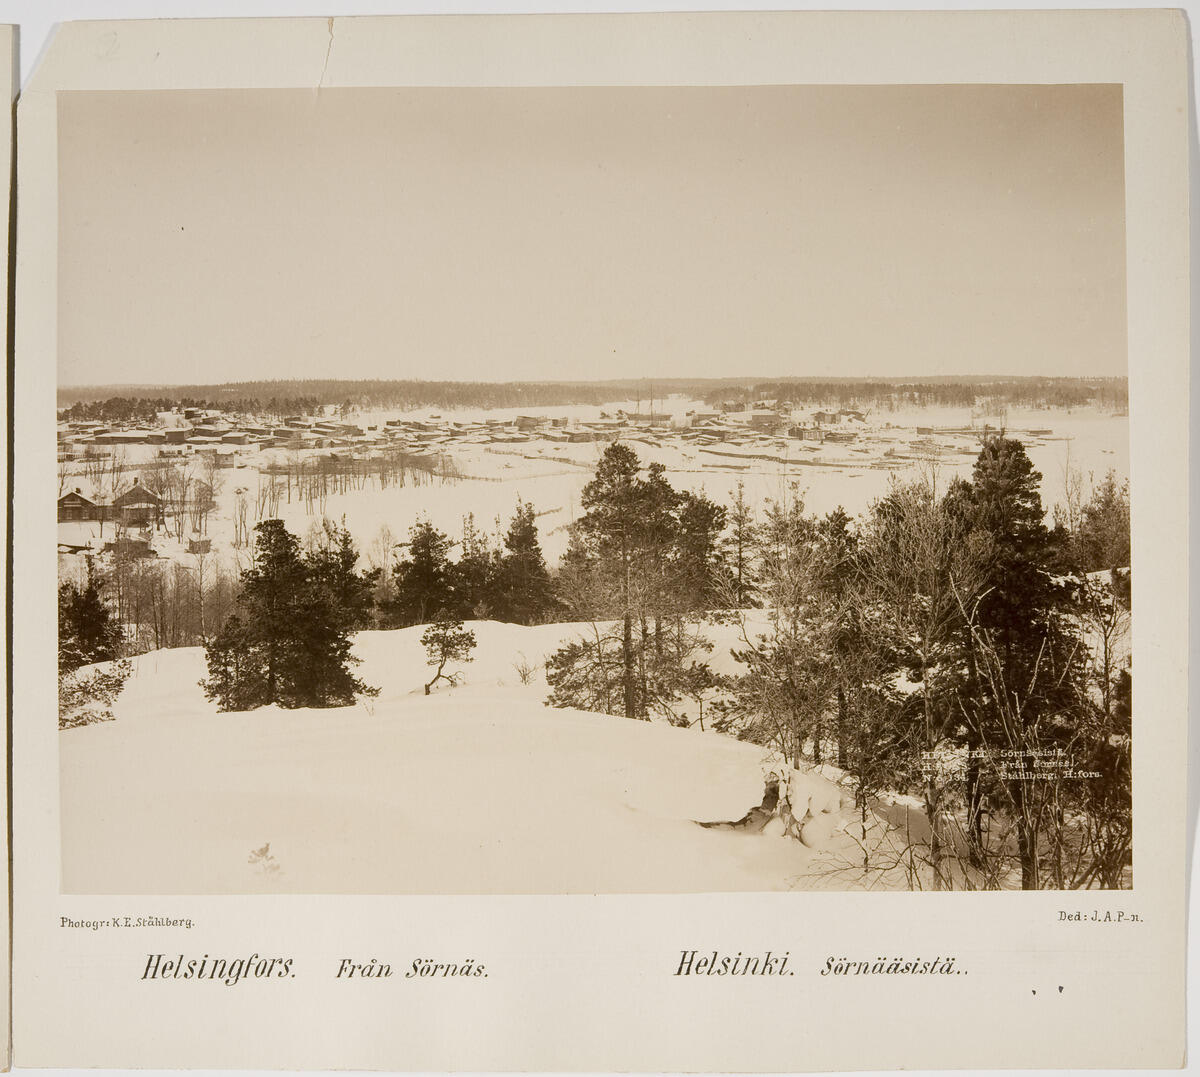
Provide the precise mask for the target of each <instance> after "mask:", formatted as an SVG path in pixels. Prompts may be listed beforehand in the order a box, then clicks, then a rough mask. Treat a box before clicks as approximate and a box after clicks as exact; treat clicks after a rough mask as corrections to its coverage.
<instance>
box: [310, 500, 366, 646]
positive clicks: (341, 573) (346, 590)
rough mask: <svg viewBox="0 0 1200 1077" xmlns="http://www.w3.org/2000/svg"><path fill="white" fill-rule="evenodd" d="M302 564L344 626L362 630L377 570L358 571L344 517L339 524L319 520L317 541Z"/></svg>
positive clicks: (356, 557)
mask: <svg viewBox="0 0 1200 1077" xmlns="http://www.w3.org/2000/svg"><path fill="white" fill-rule="evenodd" d="M305 563H306V565H307V569H308V574H309V577H310V580H311V581H312V583H313V584H315V585H319V586H321V587H323V588H325V590H326V592H327V593H328V596H329V601H330V604H331V605H332V607H333V608H334V609H336V610H337V611H338V612H339V613H340V614H341V615H342V620H343V622H344V624H345V627H346V628H348V629H351V630H357V629H361V628H366V627H367V626H368V625H369V624H370V621H371V607H372V604H373V600H374V596H373V590H374V587H375V581H376V576H377V573H378V570H375V571H374V572H364V573H360V572H359V571H358V548H357V546H356V545H355V543H354V536H353V535H351V534H350V531H349V529H348V528H347V527H346V520H345V518H344V517H343V519H342V522H341V523H340V524H335V523H333V522H332V521H331V520H324V521H322V523H321V530H320V533H319V535H318V537H317V541H315V542H314V543H313V544H312V547H311V549H310V550H309V551H308V553H307V555H306V557H305Z"/></svg>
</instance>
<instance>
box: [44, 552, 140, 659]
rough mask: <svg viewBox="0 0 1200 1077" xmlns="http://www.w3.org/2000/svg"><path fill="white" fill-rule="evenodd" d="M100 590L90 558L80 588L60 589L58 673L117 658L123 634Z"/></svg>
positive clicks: (68, 585)
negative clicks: (85, 577)
mask: <svg viewBox="0 0 1200 1077" xmlns="http://www.w3.org/2000/svg"><path fill="white" fill-rule="evenodd" d="M103 589H104V580H103V578H102V577H101V576H100V574H99V573H98V572H97V571H96V565H95V562H94V561H93V560H92V559H91V558H90V557H89V558H88V559H87V579H86V581H85V582H84V584H83V586H82V587H78V586H76V585H75V584H74V583H71V582H69V581H68V582H66V583H63V584H61V585H60V586H59V588H58V668H59V672H65V671H67V670H72V669H77V668H78V667H79V666H83V665H88V664H90V663H92V662H107V661H109V660H111V659H113V658H116V657H117V654H118V652H119V650H120V646H121V642H122V640H123V639H124V632H123V631H122V629H121V626H120V624H118V623H117V619H116V617H115V616H114V615H113V612H112V610H110V609H109V608H108V605H107V603H106V602H105V601H104V596H103Z"/></svg>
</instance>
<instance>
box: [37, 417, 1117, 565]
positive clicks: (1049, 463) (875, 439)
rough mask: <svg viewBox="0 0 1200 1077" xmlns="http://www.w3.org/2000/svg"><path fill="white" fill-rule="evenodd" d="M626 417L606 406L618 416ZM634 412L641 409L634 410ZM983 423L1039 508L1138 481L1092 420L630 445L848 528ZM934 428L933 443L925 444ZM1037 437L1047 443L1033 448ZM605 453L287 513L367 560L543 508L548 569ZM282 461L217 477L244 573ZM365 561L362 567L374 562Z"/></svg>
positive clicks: (684, 478)
mask: <svg viewBox="0 0 1200 1077" xmlns="http://www.w3.org/2000/svg"><path fill="white" fill-rule="evenodd" d="M620 406H622V405H621V404H619V403H618V404H613V405H607V406H606V407H609V408H613V409H615V408H616V407H620ZM624 406H627V407H632V406H633V405H632V403H630V402H626V404H625V405H624ZM659 406H660V407H665V408H666V410H669V411H671V412H673V413H678V415H679V416H682V415H683V414H684V413H685V411H686V409H688V408H690V407H695V406H696V402H695V401H687V400H682V399H678V398H672V399H670V400H668V401H667V402H666V404H665V405H664V404H660V405H659ZM600 410H601V409H600V408H598V407H585V406H577V407H558V408H540V409H538V408H533V409H528V412H529V413H530V414H539V413H544V414H546V415H551V416H566V417H567V418H568V419H569V420H570V421H572V422H577V421H587V420H592V419H595V418H597V417H598V416H599V414H600ZM393 414H397V413H393V412H387V413H383V412H381V413H370V414H362V415H357V416H355V419H356V421H358V422H361V423H363V424H364V425H367V424H375V423H382V422H383V421H385V420H386V417H387V416H390V415H393ZM404 414H405V416H406V417H408V418H413V419H430V418H431V417H432V416H433V415H434V414H437V415H440V416H441V418H442V419H445V420H452V419H454V420H462V421H466V420H478V419H481V418H485V417H487V418H500V419H507V418H511V417H513V416H514V415H515V414H516V412H515V410H510V411H501V410H495V411H479V410H475V411H462V412H450V411H445V410H443V411H440V412H435V411H433V410H432V409H425V410H423V411H416V412H409V413H404ZM973 422H974V424H975V426H976V427H981V426H982V424H983V423H985V422H987V423H991V424H992V425H993V426H997V425H1002V424H1003V425H1005V426H1006V427H1007V429H1008V430H1009V431H1011V432H1012V434H1013V436H1016V437H1020V438H1021V440H1022V441H1023V442H1024V444H1025V445H1026V448H1027V451H1028V453H1029V456H1030V459H1031V460H1032V462H1033V464H1034V466H1035V467H1036V468H1037V469H1038V470H1039V471H1040V472H1041V473H1042V499H1043V502H1044V504H1045V505H1046V507H1047V510H1048V511H1049V509H1050V508H1051V507H1052V506H1053V505H1054V504H1055V503H1056V502H1060V501H1062V500H1064V476H1065V474H1066V471H1067V468H1068V467H1070V468H1071V469H1073V470H1074V469H1078V470H1079V471H1080V472H1081V473H1082V476H1083V478H1084V480H1085V484H1086V480H1087V478H1088V476H1089V475H1090V476H1092V477H1093V478H1094V479H1095V481H1097V482H1098V481H1099V480H1100V479H1102V478H1103V477H1104V475H1105V473H1106V472H1107V471H1108V470H1109V469H1112V470H1114V471H1115V472H1116V473H1117V475H1118V477H1119V478H1122V479H1124V478H1127V477H1128V475H1129V420H1128V418H1127V417H1125V416H1115V415H1111V414H1109V413H1107V412H1102V411H1100V410H1097V409H1094V408H1076V409H1038V410H1035V409H1016V408H1014V409H1010V410H1009V411H1008V412H1007V414H1006V415H1005V416H1003V417H1002V418H1001V417H994V416H992V417H986V416H985V417H976V418H975V419H974V420H973V419H972V415H971V411H970V409H967V408H942V407H930V408H912V409H908V410H904V411H878V412H874V413H871V414H868V416H867V418H866V421H865V422H864V423H861V424H859V423H852V424H847V425H846V426H845V427H844V428H845V429H851V428H852V429H853V430H854V431H855V433H856V437H855V440H854V441H852V442H825V443H824V444H816V443H811V442H800V441H796V440H795V439H785V438H779V437H768V436H761V437H752V436H750V435H749V434H747V437H746V438H745V439H739V441H738V442H737V443H734V442H728V443H726V442H717V443H714V444H710V445H698V444H696V443H693V442H688V441H686V440H683V439H682V438H680V437H678V436H675V435H673V434H670V433H668V434H666V435H664V436H661V437H655V436H645V435H639V434H637V433H633V434H631V435H629V436H628V437H627V438H626V440H627V441H628V444H630V445H631V446H632V447H633V448H634V449H635V450H636V451H637V453H638V454H639V456H640V457H641V458H642V460H643V461H644V462H645V463H647V464H649V463H652V462H659V463H662V464H663V465H664V466H665V467H666V469H667V475H668V478H669V481H670V482H671V483H672V485H674V486H675V487H677V488H680V489H691V490H694V491H697V492H703V493H705V494H707V495H708V496H709V497H711V498H713V499H714V500H716V501H718V502H720V503H724V504H728V503H729V502H730V500H731V499H732V497H733V493H734V491H735V489H736V487H737V484H738V483H739V482H742V483H743V484H744V486H745V492H746V497H747V498H748V500H749V501H750V502H751V503H752V504H755V505H757V506H759V507H761V506H762V504H763V503H764V502H765V500H766V499H768V498H775V499H780V498H783V497H784V496H785V495H787V494H788V491H789V489H790V487H792V486H793V485H795V486H797V487H798V488H799V489H800V490H801V491H803V496H804V499H805V503H806V505H807V507H808V509H809V510H810V511H814V512H818V513H826V512H829V511H831V510H833V509H835V508H837V507H838V506H839V505H840V506H842V507H844V508H845V509H846V511H847V512H849V513H850V514H851V515H857V514H860V513H863V512H865V511H866V510H867V508H868V507H869V506H870V504H871V502H872V501H874V500H875V499H877V498H879V497H880V496H882V495H883V494H885V493H886V491H887V487H888V483H889V481H890V480H891V478H892V476H893V475H895V476H898V477H900V478H905V477H910V476H912V475H913V474H914V473H915V472H916V470H917V469H918V468H920V467H922V466H924V465H925V464H927V462H929V461H931V460H933V461H936V463H937V466H938V469H939V474H940V476H941V480H940V481H944V482H949V480H950V479H951V478H952V477H954V476H956V475H961V476H964V477H969V476H970V473H971V467H972V465H973V463H974V460H975V456H976V455H977V453H978V450H979V441H978V436H977V435H976V434H974V433H970V432H967V433H947V432H942V431H947V430H950V429H958V430H963V429H966V428H969V427H970V426H971V425H972V423H973ZM918 428H921V429H922V430H924V429H928V428H932V429H933V430H934V431H935V432H934V433H933V434H922V433H919V432H918ZM1031 430H1049V431H1050V433H1049V434H1039V435H1033V434H1030V433H1028V431H1031ZM604 448H605V446H604V444H603V443H600V442H591V443H580V444H561V443H555V442H552V441H548V440H545V439H541V438H536V437H535V438H533V439H532V440H530V441H527V442H521V443H517V444H461V443H460V444H455V445H453V446H451V447H449V449H448V452H449V454H450V456H451V457H452V458H453V460H454V463H455V466H456V467H457V468H458V471H459V472H460V474H462V475H465V476H470V477H468V478H465V479H461V480H444V479H440V478H437V477H424V478H423V481H421V482H420V484H413V483H411V482H410V483H409V484H407V485H404V486H391V487H389V488H388V489H385V490H381V489H379V488H378V487H377V486H375V485H370V486H368V487H366V488H365V489H362V490H352V491H348V492H346V493H343V494H331V495H330V496H329V497H328V498H327V499H326V500H325V502H324V504H323V505H322V506H319V507H316V508H314V507H313V506H309V505H305V504H304V503H303V502H302V501H301V500H300V499H299V497H298V496H297V497H294V498H293V500H292V501H291V502H290V503H289V502H288V501H287V499H286V497H285V498H284V499H282V500H281V501H280V503H279V506H278V511H277V514H278V516H279V517H280V518H281V519H283V520H284V522H285V524H286V525H287V526H288V528H289V529H290V530H292V531H293V532H294V533H297V534H300V535H303V534H304V533H305V532H306V531H307V530H308V528H309V527H310V526H312V524H313V523H315V522H319V520H320V518H321V516H322V515H324V516H328V517H329V518H331V519H335V520H337V519H341V518H342V517H345V520H346V523H347V526H348V527H349V529H350V531H351V533H352V534H353V535H354V536H355V538H356V539H357V541H358V544H359V549H360V550H361V551H363V553H364V554H366V552H367V551H368V549H369V547H370V545H371V543H372V542H373V541H374V540H375V539H376V538H377V537H378V536H379V534H380V529H381V528H383V527H386V528H388V529H389V530H390V532H391V535H392V541H393V542H396V541H402V540H403V539H404V538H405V537H406V536H407V531H408V528H409V527H410V526H411V525H412V524H413V522H414V521H415V520H416V519H417V518H418V517H420V516H428V517H429V518H430V519H431V520H432V521H433V523H434V524H435V525H436V526H437V527H439V528H441V529H443V530H444V531H446V532H447V533H449V534H450V535H452V536H457V535H460V534H461V529H462V519H463V516H464V515H466V514H467V513H473V514H474V517H475V521H476V524H477V526H479V527H481V528H483V529H484V530H492V529H493V527H494V525H495V522H496V521H497V519H499V521H500V529H501V530H503V528H504V527H506V526H507V522H508V519H509V517H510V516H511V515H512V512H513V510H514V508H515V506H516V503H517V500H518V499H521V500H524V501H529V502H532V503H533V505H534V508H535V510H536V511H537V512H538V514H539V516H538V527H539V531H540V532H541V539H542V545H543V549H544V550H545V553H546V557H547V560H548V561H550V562H551V563H553V561H554V560H556V559H557V557H558V556H559V555H560V554H561V553H562V552H563V550H565V548H566V545H567V526H568V525H569V524H570V523H571V522H572V521H573V520H575V519H576V518H577V517H578V516H579V514H580V511H581V510H580V504H579V499H580V494H581V492H582V490H583V487H584V485H585V484H586V483H587V482H588V480H589V479H590V478H591V477H592V474H593V473H594V470H595V466H596V463H597V462H598V460H599V458H600V455H601V453H602V452H603V450H604ZM153 453H154V450H152V449H151V450H146V449H141V448H136V447H130V448H129V449H127V450H126V455H127V458H128V460H129V464H130V466H131V467H134V468H136V465H137V464H138V463H139V462H144V461H146V460H149V459H150V458H152V456H153ZM286 458H287V454H286V453H285V452H284V451H283V450H266V451H262V452H251V453H247V454H246V455H245V456H244V457H243V458H242V462H243V466H239V467H236V468H231V469H226V470H222V471H221V472H220V473H219V474H220V476H221V479H220V489H219V492H218V497H217V503H218V507H217V509H216V511H215V512H214V513H213V514H212V516H211V518H210V520H209V528H208V535H209V537H211V538H212V540H213V552H214V555H215V556H217V557H219V558H221V559H222V560H223V561H225V562H227V563H230V564H233V565H236V564H238V563H244V562H245V561H246V560H247V554H246V551H241V552H240V556H239V554H238V552H236V551H234V550H233V548H232V537H233V516H234V511H233V506H234V499H235V496H236V490H237V489H238V488H239V487H242V488H244V489H246V490H247V491H248V495H247V496H248V498H249V501H250V503H251V511H250V520H249V523H250V525H251V526H253V524H254V522H255V515H254V509H253V505H254V501H255V493H256V490H257V489H258V487H259V484H260V482H261V481H263V477H262V476H261V474H260V468H262V467H265V466H266V465H267V464H268V463H269V462H271V461H272V460H275V461H277V462H283V461H285V460H286ZM112 530H113V528H112V525H111V524H108V525H106V527H105V529H104V535H103V536H101V535H100V526H99V525H98V524H96V523H64V524H60V525H59V535H58V538H59V542H64V543H70V544H73V545H77V546H83V545H87V544H91V545H92V547H93V548H95V549H99V548H100V547H101V546H102V545H103V541H104V539H105V538H107V539H111V537H112ZM154 546H155V550H156V552H157V553H158V554H159V556H162V557H169V558H173V559H176V560H179V561H182V562H183V563H184V564H190V563H191V560H190V557H189V555H188V554H187V553H186V552H185V550H186V542H185V543H184V544H182V545H181V544H178V543H176V542H174V541H173V540H171V539H170V538H169V537H167V536H164V535H162V534H159V535H158V536H156V538H155V542H154ZM364 561H365V558H364Z"/></svg>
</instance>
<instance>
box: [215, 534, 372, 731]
mask: <svg viewBox="0 0 1200 1077" xmlns="http://www.w3.org/2000/svg"><path fill="white" fill-rule="evenodd" d="M255 531H256V532H257V538H256V541H255V548H254V562H253V564H252V565H251V566H250V567H249V568H248V569H246V570H245V571H244V572H243V573H242V580H241V582H242V590H241V593H240V594H239V595H238V599H237V602H236V605H235V609H234V612H233V613H232V614H231V615H230V617H229V618H228V619H227V620H226V622H225V624H224V625H223V626H222V628H221V631H220V632H219V633H218V634H217V635H216V636H215V637H214V638H213V639H212V640H210V641H209V643H208V644H206V645H205V655H206V658H207V660H208V674H209V675H208V679H207V680H206V681H204V682H202V684H203V687H204V690H205V694H206V695H207V696H208V697H209V698H210V699H213V700H215V701H216V702H217V703H218V704H219V705H220V707H221V709H222V710H227V711H228V710H250V709H253V708H255V707H261V706H264V705H266V704H270V703H277V704H279V705H280V706H282V707H337V706H346V705H347V704H349V703H351V702H353V700H354V698H355V696H356V695H361V694H373V692H374V690H373V689H370V688H367V687H366V686H365V685H364V684H363V683H362V682H361V681H360V680H358V678H356V677H355V676H354V675H353V674H352V673H351V672H350V667H351V666H353V665H354V664H356V662H357V659H355V658H354V657H353V655H352V654H351V653H350V638H349V634H350V624H351V620H352V615H351V614H350V613H348V612H347V610H346V609H345V608H343V607H342V606H341V605H340V597H341V596H340V592H339V591H338V589H337V586H336V575H335V573H334V572H333V571H332V569H331V561H330V558H329V557H327V556H326V555H325V554H321V553H318V554H317V555H316V556H315V557H314V559H313V560H312V561H311V562H306V560H305V559H304V558H303V557H302V556H301V554H300V547H299V542H298V540H297V539H296V536H295V535H293V534H291V533H290V532H289V531H288V530H287V529H286V528H285V527H284V526H283V522H282V521H281V520H264V521H263V522H262V523H260V524H258V525H257V526H256V527H255ZM352 550H353V548H352V545H351V546H349V547H348V548H347V549H346V551H345V558H346V559H347V560H348V559H349V555H350V553H351V552H352ZM355 556H357V555H355ZM335 560H336V559H335ZM351 563H352V562H351Z"/></svg>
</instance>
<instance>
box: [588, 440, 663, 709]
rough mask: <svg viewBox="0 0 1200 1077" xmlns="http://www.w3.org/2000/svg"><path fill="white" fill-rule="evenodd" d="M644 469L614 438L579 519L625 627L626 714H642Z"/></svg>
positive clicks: (623, 651) (623, 636)
mask: <svg viewBox="0 0 1200 1077" xmlns="http://www.w3.org/2000/svg"><path fill="white" fill-rule="evenodd" d="M640 472H641V464H640V462H639V461H638V458H637V454H636V453H635V452H634V451H633V450H632V449H630V448H629V446H627V445H622V444H621V443H620V442H614V443H613V444H612V445H610V446H609V447H608V448H607V449H605V451H604V455H603V456H602V457H601V458H600V463H599V465H598V466H597V468H596V476H595V478H593V479H592V481H591V482H589V483H588V484H587V485H586V486H585V487H584V488H583V495H582V497H581V499H580V501H581V504H582V505H583V507H584V508H585V509H586V510H587V511H586V514H585V515H584V516H583V517H582V518H581V519H580V520H579V521H578V523H577V524H576V528H577V531H578V534H579V536H580V537H581V539H582V540H583V542H584V543H586V546H587V549H588V553H589V554H590V555H591V556H592V557H594V558H596V559H597V560H599V561H600V562H601V563H602V564H603V565H604V566H605V567H604V569H603V570H602V571H603V576H604V577H605V578H606V579H607V580H608V581H609V582H610V583H611V586H612V595H613V607H614V612H615V613H616V616H617V617H618V618H619V619H620V621H621V626H622V631H621V656H622V669H623V673H622V684H623V692H622V695H623V699H624V711H625V716H626V717H627V718H637V717H641V715H642V708H641V706H640V705H639V700H638V691H637V679H636V677H637V671H636V666H635V663H636V655H635V651H634V640H633V625H634V620H635V619H640V618H641V616H642V615H643V614H644V611H645V606H644V597H645V596H644V595H643V593H642V591H641V586H640V584H641V582H642V581H641V578H640V577H641V573H640V572H639V569H640V567H641V566H640V559H641V555H642V536H643V532H642V520H643V518H644V516H645V514H646V497H645V486H644V484H643V481H642V479H641V475H640Z"/></svg>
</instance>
